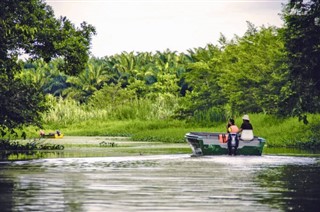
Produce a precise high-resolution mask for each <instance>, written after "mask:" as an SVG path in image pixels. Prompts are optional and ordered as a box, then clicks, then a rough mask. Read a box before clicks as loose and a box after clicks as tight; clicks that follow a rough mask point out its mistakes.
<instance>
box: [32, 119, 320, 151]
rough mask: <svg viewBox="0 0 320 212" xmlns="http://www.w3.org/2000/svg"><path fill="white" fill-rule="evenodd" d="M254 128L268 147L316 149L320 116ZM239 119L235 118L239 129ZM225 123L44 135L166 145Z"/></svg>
mask: <svg viewBox="0 0 320 212" xmlns="http://www.w3.org/2000/svg"><path fill="white" fill-rule="evenodd" d="M249 116H250V120H251V123H252V125H253V127H254V134H255V135H257V136H260V137H263V138H265V139H266V140H267V145H268V146H269V147H298V148H299V147H301V148H313V147H318V146H319V139H318V134H319V132H318V131H317V129H319V128H318V127H319V121H318V120H320V115H309V120H310V124H308V125H305V124H303V123H302V122H299V121H298V119H297V118H286V119H279V118H276V117H274V116H270V115H264V114H249ZM241 122H242V120H241V117H237V118H236V124H237V125H238V126H239V127H240V125H241ZM225 125H226V123H222V122H219V123H218V122H217V123H213V124H212V126H211V127H203V126H199V125H197V124H193V123H188V122H185V121H178V120H148V121H142V120H122V121H115V120H110V121H102V120H86V121H82V122H74V123H71V124H68V125H64V126H63V125H61V126H60V127H59V125H58V124H55V125H54V126H52V125H48V124H47V125H45V126H44V127H45V130H46V132H53V131H55V130H56V129H59V130H60V131H61V132H62V133H64V134H65V135H69V136H126V137H130V139H131V140H133V141H159V142H168V143H179V142H185V138H184V135H185V134H186V133H188V132H191V131H198V132H225V130H226V129H225ZM28 130H29V134H30V132H31V131H33V132H32V133H31V134H33V136H38V134H37V133H38V131H37V130H36V129H35V128H32V129H28Z"/></svg>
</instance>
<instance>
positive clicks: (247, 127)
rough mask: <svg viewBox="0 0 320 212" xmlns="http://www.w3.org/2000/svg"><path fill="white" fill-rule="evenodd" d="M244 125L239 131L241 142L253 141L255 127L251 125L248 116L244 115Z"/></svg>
mask: <svg viewBox="0 0 320 212" xmlns="http://www.w3.org/2000/svg"><path fill="white" fill-rule="evenodd" d="M242 121H243V122H242V124H241V127H240V130H239V133H241V135H240V139H241V140H252V139H253V138H254V136H253V127H252V124H251V123H250V119H249V116H248V115H244V116H243V117H242Z"/></svg>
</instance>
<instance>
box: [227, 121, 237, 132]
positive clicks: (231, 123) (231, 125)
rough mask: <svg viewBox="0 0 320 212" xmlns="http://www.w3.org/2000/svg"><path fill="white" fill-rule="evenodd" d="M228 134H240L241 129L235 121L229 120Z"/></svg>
mask: <svg viewBox="0 0 320 212" xmlns="http://www.w3.org/2000/svg"><path fill="white" fill-rule="evenodd" d="M227 132H228V133H238V132H239V128H238V127H237V125H235V122H234V119H231V118H230V119H229V121H228V124H227Z"/></svg>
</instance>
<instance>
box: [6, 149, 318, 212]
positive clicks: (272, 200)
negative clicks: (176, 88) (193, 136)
mask: <svg viewBox="0 0 320 212" xmlns="http://www.w3.org/2000/svg"><path fill="white" fill-rule="evenodd" d="M319 202H320V158H317V157H296V156H273V155H263V156H211V157H209V156H208V157H207V156H206V157H196V158H195V157H190V155H188V154H173V155H148V156H145V155H141V156H140V155H139V156H123V157H85V158H51V159H35V160H26V161H0V211H54V212H56V211H86V212H87V211H94V212H96V211H319V210H318V209H319Z"/></svg>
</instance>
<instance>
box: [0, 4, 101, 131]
mask: <svg viewBox="0 0 320 212" xmlns="http://www.w3.org/2000/svg"><path fill="white" fill-rule="evenodd" d="M93 34H95V28H94V27H93V26H91V25H88V24H86V23H85V22H84V23H82V24H81V26H80V28H75V27H74V25H73V24H72V23H71V22H70V21H69V20H68V19H67V18H65V17H61V18H60V19H56V18H55V17H54V13H53V10H52V8H51V7H50V6H48V5H46V4H45V3H44V2H43V1H42V0H3V1H1V7H0V99H1V101H0V108H1V111H0V131H1V132H2V134H5V132H6V130H8V129H10V130H12V129H14V128H17V127H21V126H23V125H29V124H36V125H39V124H40V120H41V113H42V112H44V111H45V110H46V109H47V106H46V104H45V96H44V95H43V93H42V91H41V90H40V88H39V86H37V85H36V84H26V83H25V82H23V81H21V80H20V79H19V78H16V77H15V75H16V74H17V73H19V72H20V71H21V69H22V66H21V65H20V64H19V63H18V62H17V58H18V56H20V55H22V54H24V53H26V54H28V55H29V56H30V57H31V58H33V59H38V58H43V60H44V61H45V62H49V61H50V60H51V59H52V58H57V57H62V58H64V60H65V64H64V65H63V69H64V71H65V72H66V73H67V74H71V75H75V74H77V73H79V72H80V71H82V70H83V68H84V66H85V64H86V62H87V59H88V57H89V56H88V54H89V52H88V50H89V47H90V41H91V36H92V35H93Z"/></svg>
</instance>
